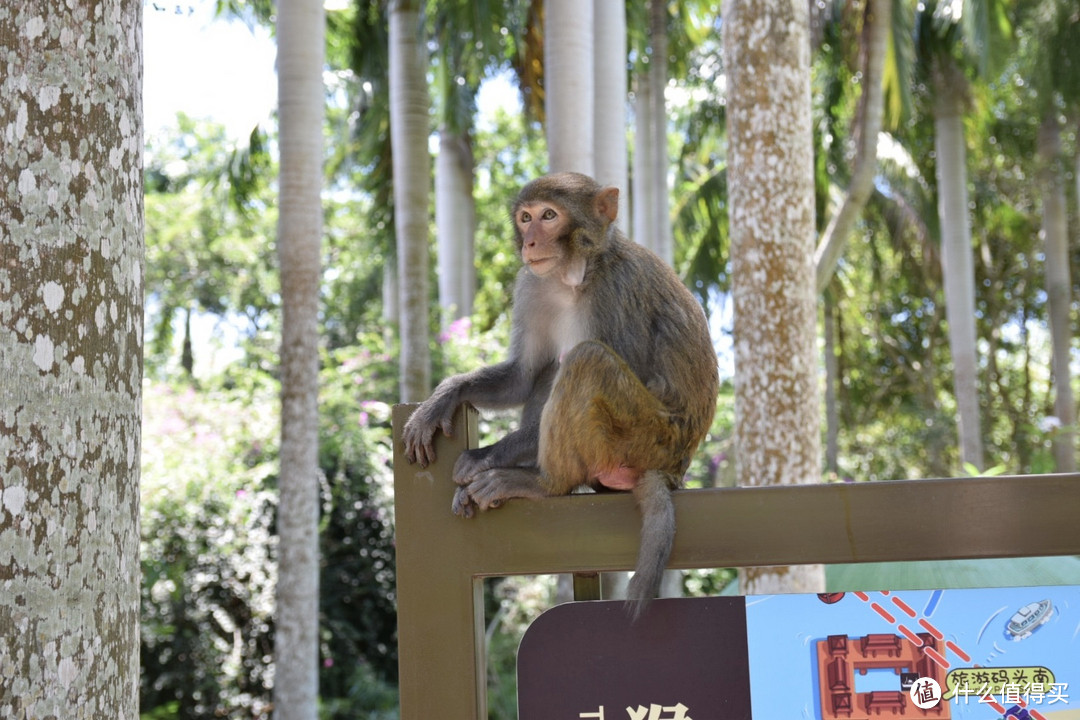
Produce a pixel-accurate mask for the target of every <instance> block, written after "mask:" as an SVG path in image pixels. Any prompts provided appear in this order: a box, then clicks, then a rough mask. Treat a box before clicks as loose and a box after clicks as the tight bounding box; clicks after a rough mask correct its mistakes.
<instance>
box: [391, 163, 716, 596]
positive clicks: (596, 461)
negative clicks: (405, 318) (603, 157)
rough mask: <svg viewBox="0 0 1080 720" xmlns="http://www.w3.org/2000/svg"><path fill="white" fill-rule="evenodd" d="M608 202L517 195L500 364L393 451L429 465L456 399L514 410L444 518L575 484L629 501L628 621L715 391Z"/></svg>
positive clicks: (614, 203) (466, 385)
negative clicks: (632, 531)
mask: <svg viewBox="0 0 1080 720" xmlns="http://www.w3.org/2000/svg"><path fill="white" fill-rule="evenodd" d="M618 205H619V190H618V189H617V188H614V187H601V186H600V185H599V184H597V183H596V182H595V181H594V180H592V179H591V178H589V177H587V176H585V175H580V174H577V173H560V174H556V175H549V176H546V177H542V178H539V179H537V180H534V181H532V182H530V183H528V184H527V185H526V186H525V187H524V188H522V190H521V193H520V194H519V195H518V197H517V199H516V200H515V201H514V204H513V206H512V212H513V221H514V241H515V243H516V245H517V250H518V252H519V254H520V255H521V259H522V261H523V263H524V267H522V269H521V270H520V272H519V273H518V276H517V282H516V285H515V286H514V304H513V324H512V327H511V339H510V354H509V358H508V359H507V360H505V361H504V362H501V363H498V364H496V365H492V366H490V367H485V368H480V369H479V370H475V371H473V372H469V373H465V374H463V375H457V376H454V377H451V378H448V379H446V380H444V381H443V382H442V383H440V385H439V386H438V387H437V388H436V389H435V392H434V393H433V394H432V396H431V397H430V398H428V399H427V401H425V402H424V403H423V404H422V405H420V407H419V408H417V410H416V412H415V413H414V414H413V415H412V417H411V418H410V419H409V422H408V423H407V424H406V425H405V428H404V442H405V453H406V457H408V459H409V460H410V461H412V462H418V463H420V465H421V466H426V465H427V464H428V463H430V462H432V461H433V460H434V459H435V453H434V449H433V444H432V443H433V438H434V435H435V432H436V431H437V430H442V431H443V433H444V434H447V435H448V434H449V433H450V431H451V429H452V428H451V418H452V416H453V414H454V411H455V410H456V409H457V407H458V406H459V405H461V404H462V403H466V402H467V403H472V404H473V405H475V406H478V407H482V408H492V409H500V408H510V407H516V406H523V410H522V418H521V423H520V426H519V427H518V429H517V430H515V431H513V432H511V433H509V434H508V435H506V436H505V437H503V438H502V439H500V440H499V441H498V442H495V443H494V444H492V445H489V446H487V447H482V448H476V449H472V450H466V451H465V452H464V453H462V455H461V456H460V457H459V458H458V459H457V461H456V464H455V466H454V481H455V482H456V483H457V485H458V488H457V491H456V494H455V496H454V501H453V508H452V509H453V512H454V513H456V514H458V515H462V516H465V517H471V516H472V515H473V514H474V513H475V512H476V511H477V510H488V509H491V508H495V507H498V506H499V505H501V504H502V503H503V502H505V501H506V500H510V499H511V498H542V497H546V496H550V495H565V494H568V493H570V492H571V491H573V490H574V489H575V488H578V487H579V486H588V487H591V488H593V489H594V490H605V489H606V490H624V491H625V490H628V491H630V492H632V493H633V494H634V498H635V500H636V501H637V504H638V507H639V509H640V512H641V517H642V529H641V546H640V549H639V554H638V561H637V567H636V569H635V572H634V576H633V578H632V579H631V581H630V585H629V588H628V598H627V599H628V601H629V603H630V609H631V612H632V614H633V615H635V616H636V615H638V614H639V613H640V612H641V611H642V610H643V609H644V607H645V606H646V605H647V604H648V602H649V601H650V600H651V599H652V598H654V597H655V596H656V594H657V592H658V590H659V587H660V580H661V575H662V573H663V571H664V567H665V566H666V565H667V561H668V557H669V555H670V553H671V546H672V543H673V541H674V537H675V510H674V506H673V505H672V502H671V491H672V490H673V489H674V488H678V487H679V486H680V485H681V484H682V478H683V474H684V473H685V472H686V469H687V466H688V465H689V463H690V457H691V455H692V454H693V453H694V451H695V450H696V449H697V446H698V444H699V443H700V442H701V440H702V439H703V438H704V437H705V434H706V433H707V432H708V430H709V426H710V424H711V423H712V419H713V413H714V411H715V408H716V397H717V393H718V392H719V379H718V374H717V358H716V352H715V351H714V350H713V347H712V342H711V340H710V338H709V330H708V326H707V324H706V321H705V314H704V312H703V311H702V309H701V306H700V305H699V304H698V303H697V302H696V301H695V300H694V297H693V296H692V295H691V294H690V292H689V291H688V290H687V289H686V287H685V286H684V285H683V284H682V282H681V281H680V280H679V278H678V276H677V275H676V274H675V272H674V271H673V270H672V269H671V268H670V267H668V266H667V265H666V264H664V262H663V261H661V260H660V258H658V257H657V256H656V255H655V254H653V253H652V252H651V251H649V250H647V249H645V248H644V247H642V246H640V245H638V244H636V243H633V242H631V241H630V240H628V239H627V238H626V236H625V235H623V234H622V232H620V231H619V229H618V228H617V227H616V225H615V223H614V220H615V214H616V211H617V209H618Z"/></svg>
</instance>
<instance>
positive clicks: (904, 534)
mask: <svg viewBox="0 0 1080 720" xmlns="http://www.w3.org/2000/svg"><path fill="white" fill-rule="evenodd" d="M414 407H415V406H407V405H400V406H396V407H395V408H394V443H395V461H394V475H395V483H394V487H395V494H396V496H395V504H396V508H397V509H396V513H397V515H396V523H397V573H398V638H399V647H398V652H399V655H400V669H401V672H400V675H401V709H402V715H401V717H402V718H404V719H405V720H410V719H412V718H416V719H417V720H420V719H421V718H424V719H426V718H431V717H455V718H467V717H476V718H486V717H487V713H486V703H485V699H484V694H485V686H484V684H483V682H484V667H485V662H484V659H483V652H484V644H483V630H484V628H483V618H482V608H481V609H480V610H479V613H480V614H481V616H479V617H478V616H477V612H478V611H477V610H476V609H475V605H474V604H473V597H474V593H475V592H477V591H476V588H475V587H474V584H475V582H476V579H477V578H480V577H484V576H499V575H524V574H540V573H561V572H573V573H595V572H607V571H614V570H629V569H631V568H633V565H634V561H635V560H636V557H637V547H638V533H639V523H640V519H639V517H638V514H637V509H636V508H635V506H634V501H633V498H632V497H631V496H630V495H629V494H605V495H588V494H586V495H573V496H569V497H557V498H549V499H546V500H541V501H513V502H510V503H507V504H506V506H505V507H503V508H500V509H499V510H496V511H493V512H488V513H485V514H483V515H482V516H481V517H478V518H473V519H471V520H464V519H461V518H457V517H454V516H453V515H451V513H450V501H451V498H452V496H453V490H454V486H453V482H452V480H451V471H452V469H453V463H454V459H455V458H456V457H457V455H458V453H459V452H460V451H461V450H462V449H464V448H465V447H472V446H475V442H476V416H475V411H471V412H470V413H469V414H468V419H467V421H465V422H464V423H462V422H461V418H460V417H459V422H458V424H457V425H456V427H462V428H463V430H462V431H461V432H456V433H455V437H453V438H443V437H440V438H439V444H438V445H437V451H438V454H439V456H438V461H437V462H436V463H435V464H434V465H432V466H431V467H429V468H427V469H426V470H421V469H420V468H419V467H417V466H415V465H409V464H408V463H406V462H404V459H403V458H400V457H398V455H399V449H400V437H399V433H400V428H401V426H402V425H404V422H405V420H406V419H407V418H408V416H409V414H410V413H411V412H412V410H413V409H414ZM675 512H676V517H677V521H678V534H677V536H676V539H675V547H674V550H673V551H672V555H671V561H670V563H669V565H670V566H671V567H675V568H700V567H737V566H750V565H800V564H808V563H851V562H881V561H905V560H945V559H969V558H989V557H1036V556H1047V555H1080V517H1078V515H1080V474H1069V475H1031V476H1015V477H985V478H956V479H939V480H909V481H897V482H874V483H854V484H843V483H834V484H827V485H800V486H787V487H761V488H736V489H710V490H685V491H680V492H678V493H676V494H675ZM477 604H479V601H477Z"/></svg>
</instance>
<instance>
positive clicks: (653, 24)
mask: <svg viewBox="0 0 1080 720" xmlns="http://www.w3.org/2000/svg"><path fill="white" fill-rule="evenodd" d="M667 23H668V7H667V1H666V0H651V1H650V3H649V44H650V45H652V54H651V59H650V62H649V85H650V86H651V87H652V93H651V94H650V96H649V101H650V103H651V104H650V107H649V114H650V115H652V121H651V122H650V123H649V131H650V132H651V133H652V142H651V143H649V149H650V150H651V155H650V156H649V158H648V163H649V164H648V169H649V174H650V175H651V176H652V182H651V184H650V189H651V190H652V192H653V196H652V198H651V199H650V202H652V204H653V215H652V217H653V223H654V224H653V226H652V228H651V229H650V231H649V235H650V236H651V237H652V239H653V240H652V242H653V250H655V251H656V254H657V255H659V256H660V258H661V259H662V260H663V261H664V262H666V263H667V264H668V265H673V264H674V262H675V247H674V239H673V238H672V234H671V221H670V214H671V213H670V210H669V208H668V206H669V202H668V185H667V174H668V165H669V163H668V146H667V100H666V97H665V93H664V90H665V89H666V88H667V65H668V63H667V56H668V51H667V46H668V40H667Z"/></svg>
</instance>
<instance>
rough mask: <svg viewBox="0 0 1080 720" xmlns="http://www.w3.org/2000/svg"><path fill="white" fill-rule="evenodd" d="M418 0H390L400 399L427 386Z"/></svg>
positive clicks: (424, 100)
mask: <svg viewBox="0 0 1080 720" xmlns="http://www.w3.org/2000/svg"><path fill="white" fill-rule="evenodd" d="M422 7H423V5H422V2H421V0H392V2H391V3H390V144H391V146H392V147H393V154H394V227H395V231H396V236H397V257H398V287H399V289H400V296H401V304H400V320H401V322H400V325H399V328H400V334H401V351H400V353H401V354H400V358H399V366H400V369H401V380H400V387H401V399H402V401H403V402H419V401H420V400H423V399H424V398H425V397H427V395H428V392H429V391H430V389H431V350H430V345H429V329H428V196H429V191H428V184H429V183H430V181H431V158H430V157H429V156H428V132H429V125H428V110H429V104H430V103H429V100H428V92H427V78H426V75H425V71H426V67H427V64H426V62H425V60H424V57H425V50H424V43H423V38H422V37H421V36H422V34H423V33H422V29H421V28H422V27H423V26H422V24H421V9H422Z"/></svg>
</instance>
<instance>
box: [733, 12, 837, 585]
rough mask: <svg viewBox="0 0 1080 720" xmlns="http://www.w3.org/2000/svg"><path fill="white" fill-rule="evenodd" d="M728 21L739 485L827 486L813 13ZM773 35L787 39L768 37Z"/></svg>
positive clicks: (762, 574) (815, 581)
mask: <svg viewBox="0 0 1080 720" xmlns="http://www.w3.org/2000/svg"><path fill="white" fill-rule="evenodd" d="M723 16H724V28H723V33H724V36H723V43H722V44H723V53H724V57H723V61H724V66H725V67H726V68H728V138H729V142H730V147H729V150H728V158H729V164H728V187H729V192H730V195H729V199H730V203H731V205H730V210H729V213H730V224H731V243H732V248H731V257H732V296H733V299H734V307H735V333H734V345H735V453H736V474H737V480H738V482H739V484H740V485H792V484H796V483H811V482H818V481H819V480H820V477H821V436H820V431H819V427H820V423H821V421H820V412H821V409H820V406H819V404H818V403H819V399H818V372H817V371H818V363H817V303H816V297H817V294H816V292H815V283H814V271H813V253H814V245H813V241H814V229H815V222H814V175H813V140H812V137H811V119H810V41H809V9H808V7H807V4H806V3H792V2H785V1H783V0H727V2H725V3H724V7H723ZM762 27H771V28H784V32H770V33H761V32H758V31H757V28H762ZM776 208H784V212H777V211H776ZM824 579H825V578H824V569H823V568H822V566H820V565H812V566H800V567H791V568H745V569H744V570H743V571H741V572H740V584H741V586H742V590H743V592H746V593H754V592H777V591H789V592H790V591H794V592H820V591H821V590H822V589H823V587H824Z"/></svg>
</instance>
